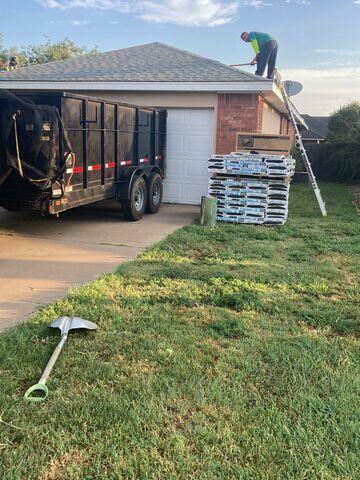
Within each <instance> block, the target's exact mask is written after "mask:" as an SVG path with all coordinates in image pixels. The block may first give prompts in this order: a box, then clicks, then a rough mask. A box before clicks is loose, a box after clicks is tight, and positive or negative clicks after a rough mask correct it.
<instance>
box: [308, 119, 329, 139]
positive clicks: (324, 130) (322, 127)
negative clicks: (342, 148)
mask: <svg viewBox="0 0 360 480" xmlns="http://www.w3.org/2000/svg"><path fill="white" fill-rule="evenodd" d="M302 117H303V119H304V120H305V122H306V124H307V125H308V127H309V130H308V131H307V132H304V133H303V135H302V138H303V139H305V140H306V139H308V140H310V139H311V140H315V139H316V140H325V139H326V137H327V136H328V132H329V126H328V125H329V120H330V117H312V116H311V115H302Z"/></svg>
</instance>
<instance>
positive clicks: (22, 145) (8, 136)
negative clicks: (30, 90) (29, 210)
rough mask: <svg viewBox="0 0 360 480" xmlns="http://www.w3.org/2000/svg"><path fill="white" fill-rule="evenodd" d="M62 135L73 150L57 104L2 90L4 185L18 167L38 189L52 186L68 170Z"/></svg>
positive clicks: (0, 165) (0, 124)
mask: <svg viewBox="0 0 360 480" xmlns="http://www.w3.org/2000/svg"><path fill="white" fill-rule="evenodd" d="M61 134H62V135H63V137H65V138H64V141H65V143H66V146H67V150H68V152H69V153H70V151H71V147H70V145H69V143H68V141H67V136H66V133H65V132H64V130H63V129H62V120H61V118H60V115H59V111H58V109H57V108H56V107H54V106H49V105H36V104H35V103H34V102H32V101H31V100H30V99H26V98H21V99H20V98H19V97H17V96H16V95H13V94H12V93H10V92H8V91H6V90H3V91H1V90H0V185H1V184H2V183H3V182H4V181H5V180H6V178H7V177H8V176H9V175H10V174H11V173H12V172H13V171H14V170H15V171H17V173H18V174H19V175H20V177H22V178H23V179H24V180H25V181H27V182H30V183H31V184H32V185H34V186H35V187H36V188H38V189H40V190H45V189H47V188H49V187H50V186H51V185H52V184H53V183H54V182H55V181H56V180H57V179H59V178H60V177H61V176H62V174H63V172H64V169H65V159H66V155H61V152H60V142H59V135H61Z"/></svg>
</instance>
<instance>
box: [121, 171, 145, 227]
mask: <svg viewBox="0 0 360 480" xmlns="http://www.w3.org/2000/svg"><path fill="white" fill-rule="evenodd" d="M146 203H147V186H146V182H145V180H144V179H143V177H137V178H136V179H135V180H134V181H133V183H132V185H131V192H130V199H129V200H123V201H122V202H121V204H122V212H123V215H124V217H125V218H126V219H127V220H132V221H134V222H136V221H137V220H140V219H141V218H142V216H143V215H144V212H145V208H146Z"/></svg>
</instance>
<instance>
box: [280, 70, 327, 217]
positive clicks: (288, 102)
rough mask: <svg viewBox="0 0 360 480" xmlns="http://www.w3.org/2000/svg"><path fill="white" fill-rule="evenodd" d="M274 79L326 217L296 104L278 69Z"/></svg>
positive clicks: (297, 146)
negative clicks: (298, 119)
mask: <svg viewBox="0 0 360 480" xmlns="http://www.w3.org/2000/svg"><path fill="white" fill-rule="evenodd" d="M274 80H275V83H276V85H277V86H278V88H279V89H280V92H281V95H282V97H283V99H284V103H285V106H286V109H287V111H288V112H289V117H290V120H291V124H292V126H293V128H294V131H295V137H296V148H297V149H298V150H300V153H301V156H302V159H303V161H304V165H305V168H306V172H307V174H308V175H309V179H310V183H311V185H312V188H313V190H314V193H315V196H316V199H317V201H318V204H319V207H320V210H321V213H322V215H323V217H326V215H327V213H326V208H325V202H324V200H323V198H322V196H321V192H320V188H319V186H318V184H317V181H316V177H315V175H314V172H313V169H312V167H311V163H310V160H309V157H308V155H307V153H306V149H305V147H304V143H303V141H302V138H301V134H300V131H299V127H298V125H297V123H296V119H295V109H294V106H293V104H292V103H291V100H290V98H289V96H288V94H287V92H286V90H285V87H284V84H283V81H282V79H281V75H280V73H279V71H278V70H275V77H274Z"/></svg>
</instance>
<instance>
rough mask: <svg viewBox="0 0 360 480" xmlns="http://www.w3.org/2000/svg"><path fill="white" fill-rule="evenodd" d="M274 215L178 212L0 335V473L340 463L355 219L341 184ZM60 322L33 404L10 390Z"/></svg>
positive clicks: (349, 438)
mask: <svg viewBox="0 0 360 480" xmlns="http://www.w3.org/2000/svg"><path fill="white" fill-rule="evenodd" d="M322 191H323V194H324V196H325V198H326V200H327V207H328V210H329V213H330V214H329V216H328V217H327V218H326V219H323V218H321V217H320V216H319V213H318V208H317V205H316V203H315V201H314V198H313V194H312V191H311V189H310V187H308V186H303V185H296V186H294V187H293V189H292V195H291V208H290V212H291V215H290V219H289V222H288V224H287V225H286V226H285V227H281V228H263V227H253V226H232V225H224V226H223V225H221V226H218V227H216V228H215V229H211V230H207V229H203V228H201V227H199V226H197V225H192V226H189V227H185V228H183V229H181V230H179V231H177V232H176V233H174V234H173V235H171V236H169V237H168V238H167V239H166V240H165V241H163V242H162V243H160V244H158V245H155V246H154V247H152V248H150V249H148V250H146V251H145V252H144V253H143V254H142V255H141V256H140V257H139V258H138V259H137V260H136V261H134V262H131V263H128V264H125V265H122V266H121V267H120V268H119V269H118V272H117V273H116V274H113V275H106V276H103V277H102V278H100V279H99V280H97V281H96V282H94V283H91V284H89V285H86V286H84V287H83V288H81V289H78V290H74V291H73V292H72V293H71V294H70V295H69V296H68V297H67V298H65V299H62V300H59V301H58V302H57V303H55V304H53V305H51V306H49V307H47V308H45V309H44V310H42V311H40V312H38V313H36V314H35V315H34V316H33V317H32V318H31V319H30V320H29V321H28V322H26V323H24V324H23V325H20V326H18V327H16V328H14V329H12V330H9V331H7V332H6V333H4V334H3V335H1V337H0V382H1V389H0V408H1V410H0V413H1V416H0V478H1V479H2V480H18V479H39V480H40V479H41V480H45V479H46V480H50V479H66V480H68V479H79V480H84V479H86V480H88V479H107V480H118V479H166V480H168V479H197V480H198V479H199V480H202V479H204V480H205V479H206V480H207V479H244V480H247V479H249V480H250V479H251V480H254V479H256V480H258V479H259V480H261V479H281V480H282V479H296V480H301V479H304V480H305V479H306V480H309V479H329V480H330V479H331V480H334V479H349V480H350V479H355V478H359V471H360V455H359V454H360V448H359V431H360V415H359V412H360V401H359V399H360V395H359V394H360V388H359V387H360V376H359V334H360V329H359V318H360V304H359V277H360V255H359V254H360V242H359V234H360V225H359V217H358V216H357V215H356V212H355V209H354V207H353V205H352V204H351V195H350V193H348V191H347V190H346V188H345V187H342V186H337V185H329V184H328V185H323V186H322ZM64 314H66V315H73V314H76V315H79V316H82V317H84V318H88V319H89V320H92V321H95V322H97V323H98V324H99V325H100V329H99V330H98V331H97V332H96V333H94V332H91V333H82V334H78V333H74V334H72V335H71V337H70V339H69V342H68V344H67V345H66V347H65V350H64V352H63V354H62V356H61V358H60V359H59V361H58V363H57V365H56V367H55V370H54V371H53V374H52V376H51V378H50V381H49V388H50V397H49V399H48V401H47V402H46V403H44V404H41V405H32V404H27V403H25V402H24V401H23V399H22V396H23V393H24V391H25V390H26V389H27V387H28V386H29V385H31V384H32V383H34V382H36V381H37V379H38V377H39V375H40V373H41V371H42V369H43V367H44V365H45V363H46V361H47V359H48V357H49V355H50V354H51V352H52V350H53V348H54V346H55V345H56V343H57V341H58V334H57V333H55V332H52V331H49V329H48V328H47V327H46V325H47V324H48V323H49V322H50V321H52V320H53V319H54V318H55V317H57V316H59V315H64Z"/></svg>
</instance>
